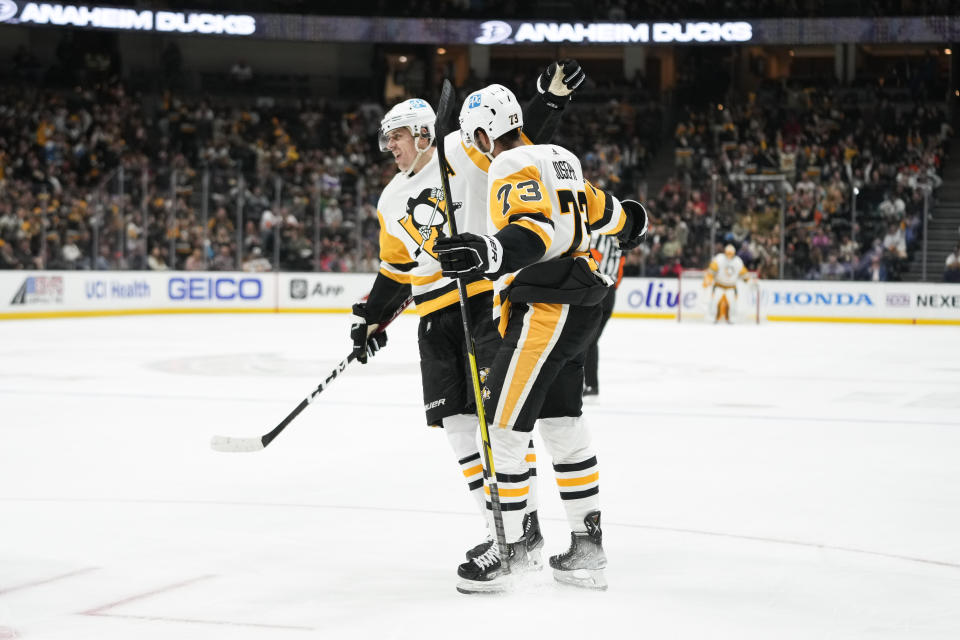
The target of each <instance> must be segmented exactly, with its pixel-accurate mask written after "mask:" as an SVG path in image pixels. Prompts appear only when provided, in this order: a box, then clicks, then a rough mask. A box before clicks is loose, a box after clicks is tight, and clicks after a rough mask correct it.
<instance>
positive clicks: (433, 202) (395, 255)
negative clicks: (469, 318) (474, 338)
mask: <svg viewBox="0 0 960 640" xmlns="http://www.w3.org/2000/svg"><path fill="white" fill-rule="evenodd" d="M443 144H444V145H445V146H444V150H445V152H446V157H447V164H448V165H449V168H448V171H449V175H450V191H451V195H450V203H452V204H448V203H447V202H445V201H444V200H443V199H442V194H443V188H442V186H441V181H440V162H439V154H438V153H437V152H436V151H434V153H433V157H432V158H431V159H430V161H429V162H428V163H427V164H426V166H424V167H423V169H421V170H420V171H418V172H417V173H415V174H414V175H412V176H410V177H407V176H405V175H403V174H400V173H398V174H397V175H396V176H394V177H393V180H391V181H390V183H389V184H388V185H387V186H386V188H384V190H383V192H382V193H381V194H380V200H379V201H378V202H377V216H378V217H379V219H380V273H381V274H383V275H384V276H386V277H388V278H390V279H392V280H395V281H397V282H400V283H403V284H409V285H410V286H411V289H412V293H413V300H414V303H415V304H416V307H417V313H419V314H420V315H421V316H424V315H427V314H428V313H432V312H433V311H436V310H438V309H442V308H444V307H446V306H449V305H451V304H457V302H458V299H459V298H458V293H457V283H456V281H455V280H453V279H451V278H446V277H444V276H443V275H442V274H441V273H440V263H439V262H438V261H437V257H436V254H435V253H434V251H433V245H434V243H435V242H436V240H437V238H439V237H440V236H446V235H449V227H448V226H447V215H448V213H449V211H451V210H452V211H454V215H455V216H456V224H457V231H458V232H460V233H464V232H470V233H477V234H482V233H484V232H485V231H486V210H487V206H486V205H487V202H486V184H487V168H488V167H489V166H490V161H489V160H488V159H487V158H486V157H485V156H484V155H483V154H481V153H479V152H478V151H476V150H474V149H472V148H470V149H468V148H467V147H465V146H464V144H463V142H461V140H460V133H459V132H458V131H454V132H451V133H450V134H448V135H447V136H446V137H445V138H444V140H443ZM491 288H492V284H491V283H490V282H489V281H486V280H480V281H477V282H473V283H470V284H469V285H468V286H467V294H468V295H470V296H473V295H476V294H478V293H481V292H483V291H489V290H490V289H491Z"/></svg>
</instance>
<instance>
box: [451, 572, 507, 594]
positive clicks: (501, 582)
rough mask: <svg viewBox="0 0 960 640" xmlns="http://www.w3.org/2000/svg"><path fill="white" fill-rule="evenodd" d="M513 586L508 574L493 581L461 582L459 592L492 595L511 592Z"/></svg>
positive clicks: (458, 586) (458, 583) (458, 587)
mask: <svg viewBox="0 0 960 640" xmlns="http://www.w3.org/2000/svg"><path fill="white" fill-rule="evenodd" d="M512 586H513V580H512V579H511V576H510V575H509V574H508V575H502V576H497V577H496V578H494V579H493V580H483V581H480V580H460V581H459V582H457V591H459V592H460V593H466V594H468V595H473V594H477V593H479V594H491V595H492V594H497V593H504V592H506V591H509V590H510V588H511V587H512Z"/></svg>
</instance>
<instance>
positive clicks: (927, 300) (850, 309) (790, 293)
mask: <svg viewBox="0 0 960 640" xmlns="http://www.w3.org/2000/svg"><path fill="white" fill-rule="evenodd" d="M684 287H685V288H684V290H683V291H682V292H681V291H680V287H679V283H678V281H677V279H675V278H624V279H623V281H622V282H621V284H620V288H619V289H618V290H617V303H616V306H615V307H614V311H615V312H618V313H621V314H624V315H631V316H640V317H676V314H677V307H678V306H682V308H683V309H684V310H687V311H697V310H699V309H701V307H702V306H703V305H704V297H706V296H708V295H710V289H709V288H704V287H702V286H701V285H699V284H698V283H697V282H696V281H692V282H690V283H687V282H684ZM759 289H760V292H759V295H760V315H761V318H766V319H769V320H781V319H782V320H789V319H791V318H797V319H804V318H825V319H830V318H835V319H857V318H864V319H892V320H896V319H911V318H919V319H940V320H960V285H956V284H945V283H919V282H861V281H831V282H822V281H797V280H761V281H760V283H759ZM740 302H743V303H751V304H752V303H754V302H755V300H754V299H751V300H746V299H744V300H742V301H740Z"/></svg>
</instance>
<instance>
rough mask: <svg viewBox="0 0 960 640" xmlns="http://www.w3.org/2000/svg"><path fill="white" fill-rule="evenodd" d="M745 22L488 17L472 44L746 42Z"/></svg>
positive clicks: (748, 35)
mask: <svg viewBox="0 0 960 640" xmlns="http://www.w3.org/2000/svg"><path fill="white" fill-rule="evenodd" d="M751 39H753V26H752V25H751V24H750V23H749V22H652V23H650V22H592V23H583V22H520V23H510V22H504V21H502V20H488V21H486V22H483V23H481V24H480V26H479V34H478V35H477V36H476V37H475V38H474V40H473V42H474V44H524V43H541V42H551V43H559V42H576V43H582V44H649V43H653V44H671V43H681V44H682V43H710V42H749V41H750V40H751Z"/></svg>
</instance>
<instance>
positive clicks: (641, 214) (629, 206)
mask: <svg viewBox="0 0 960 640" xmlns="http://www.w3.org/2000/svg"><path fill="white" fill-rule="evenodd" d="M620 204H621V205H622V206H623V209H624V211H626V212H627V223H626V224H625V225H624V226H623V230H622V231H621V232H620V233H618V234H617V238H618V239H619V240H620V250H621V251H630V250H631V249H636V248H637V247H639V246H640V242H642V241H643V236H644V234H645V233H646V232H647V210H646V209H644V208H643V205H642V204H640V203H639V202H637V201H636V200H622V201H621V202H620Z"/></svg>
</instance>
